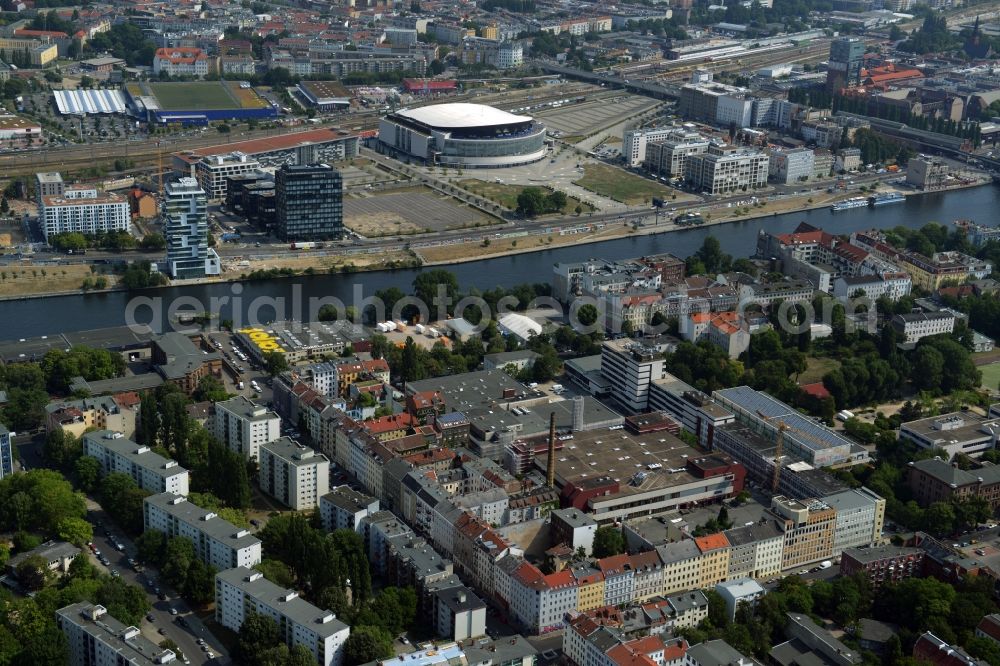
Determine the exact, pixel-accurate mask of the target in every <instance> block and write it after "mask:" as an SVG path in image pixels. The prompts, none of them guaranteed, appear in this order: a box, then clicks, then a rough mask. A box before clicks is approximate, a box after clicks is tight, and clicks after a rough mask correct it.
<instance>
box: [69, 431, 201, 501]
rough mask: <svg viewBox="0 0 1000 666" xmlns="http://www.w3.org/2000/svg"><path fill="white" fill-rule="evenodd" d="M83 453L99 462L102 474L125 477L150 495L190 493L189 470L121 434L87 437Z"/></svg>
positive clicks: (92, 433) (96, 433) (88, 435)
mask: <svg viewBox="0 0 1000 666" xmlns="http://www.w3.org/2000/svg"><path fill="white" fill-rule="evenodd" d="M83 453H84V455H87V456H91V457H93V458H96V459H97V461H98V462H99V463H100V465H101V473H102V474H105V475H107V474H112V473H115V472H119V473H121V474H126V475H128V476H130V477H131V478H132V479H133V480H135V482H136V485H138V486H139V487H140V488H142V489H143V490H148V491H149V492H151V493H174V494H176V495H182V496H183V495H187V494H188V485H189V481H188V471H187V470H186V469H184V468H183V467H181V466H180V465H179V464H178V463H177V461H176V460H169V459H167V458H164V457H163V456H161V455H160V454H158V453H153V451H151V450H150V448H149V447H148V446H140V445H139V444H136V443H135V442H133V441H132V440H130V439H126V438H125V437H124V436H123V435H122V434H121V433H118V432H112V431H110V430H98V431H95V432H89V433H87V434H85V435H84V436H83Z"/></svg>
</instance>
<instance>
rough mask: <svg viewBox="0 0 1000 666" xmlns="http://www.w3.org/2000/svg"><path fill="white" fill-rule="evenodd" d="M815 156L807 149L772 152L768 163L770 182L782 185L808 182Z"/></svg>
mask: <svg viewBox="0 0 1000 666" xmlns="http://www.w3.org/2000/svg"><path fill="white" fill-rule="evenodd" d="M815 157H816V154H815V153H813V151H811V150H809V149H808V148H792V149H791V150H772V151H771V155H770V158H769V161H768V172H769V175H770V177H771V180H773V181H775V182H777V183H781V184H782V185H788V184H794V183H800V182H804V181H806V180H809V178H810V177H811V176H812V175H813V164H814V161H815Z"/></svg>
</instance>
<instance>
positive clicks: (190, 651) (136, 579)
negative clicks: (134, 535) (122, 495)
mask: <svg viewBox="0 0 1000 666" xmlns="http://www.w3.org/2000/svg"><path fill="white" fill-rule="evenodd" d="M87 507H88V511H87V520H89V521H90V522H91V523H92V524H93V525H94V545H95V546H96V547H97V549H98V550H100V551H101V554H103V555H104V556H105V557H106V558H107V559H108V560H109V565H108V566H107V567H105V566H103V565H102V564H100V563H99V562H98V561H97V558H96V557H93V555H91V559H92V561H93V562H94V564H95V565H96V566H97V567H98V568H99V569H102V570H105V571H106V572H110V571H111V570H116V571H117V572H118V573H119V574H120V575H121V577H122V579H123V580H125V581H127V582H128V583H131V584H132V585H137V586H139V587H141V588H142V589H143V590H144V591H145V592H146V596H147V597H148V599H149V602H150V603H151V604H152V610H151V611H150V612H149V615H148V616H147V618H145V619H143V621H142V626H141V627H140V629H141V630H142V633H143V635H144V636H146V637H147V638H149V639H150V640H152V641H153V642H156V643H158V642H159V641H162V640H163V639H164V638H169V639H170V640H172V641H173V642H174V643H176V644H177V646H178V647H179V648H180V650H181V651H182V652H183V653H184V655H185V656H186V657H187V658H188V659H189V660H190V661H191V663H192V664H207V663H211V664H213V665H214V664H225V663H229V659H228V657H226V656H225V651H224V650H223V648H222V643H220V642H219V640H218V639H217V638H216V637H215V636H213V635H212V633H211V632H210V631H209V630H208V629H207V628H206V627H205V625H204V624H203V623H202V621H201V620H200V619H199V618H198V616H197V615H195V614H194V612H193V611H192V610H191V607H190V606H188V604H187V602H185V601H184V600H183V599H182V598H180V596H179V595H178V594H177V593H176V592H175V591H174V590H172V589H170V588H169V587H168V586H167V585H165V584H163V583H161V582H159V573H158V572H157V571H156V570H155V569H153V568H151V567H147V568H145V570H144V571H143V572H142V573H137V572H136V571H134V570H133V569H132V567H131V566H130V565H129V564H128V562H127V561H126V560H127V558H128V557H129V556H131V557H135V554H136V548H135V545H134V544H133V543H132V541H131V539H129V538H128V537H127V536H125V533H124V532H122V531H121V530H120V529H117V527H115V526H114V523H113V521H112V520H111V518H110V517H109V516H107V515H106V514H105V513H104V510H103V509H102V508H101V507H100V505H99V504H97V503H96V502H94V501H92V500H88V501H87ZM98 525H103V527H98ZM105 530H108V531H109V532H110V533H111V535H112V536H111V537H109V536H108V534H107V532H105ZM113 541H115V542H118V543H120V544H121V545H122V546H124V550H123V551H122V552H119V551H117V550H115V547H114V543H113ZM157 587H158V588H159V589H160V591H161V592H163V594H164V595H165V596H166V598H165V599H164V600H160V599H158V598H157V596H156V592H155V589H156V588H157ZM171 608H176V609H177V611H178V614H177V615H176V616H174V615H171V613H170V609H171ZM149 617H152V622H150V621H149V619H148V618H149ZM178 618H184V621H185V622H186V623H187V625H188V626H187V627H186V628H185V627H182V626H181V625H180V624H178V621H177V620H178ZM161 630H162V631H161ZM199 638H201V639H204V640H205V642H206V643H207V646H208V649H209V650H211V651H212V653H214V655H215V656H216V659H215V660H214V661H211V662H210V661H209V659H208V657H207V653H206V652H204V651H202V649H201V647H200V646H199V645H198V639H199Z"/></svg>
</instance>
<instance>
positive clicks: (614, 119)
mask: <svg viewBox="0 0 1000 666" xmlns="http://www.w3.org/2000/svg"><path fill="white" fill-rule="evenodd" d="M658 104H659V102H657V101H656V100H652V99H649V98H648V97H639V96H638V95H620V96H618V97H615V98H612V99H600V100H594V101H592V102H583V103H582V104H570V105H567V106H561V107H559V108H556V109H547V110H545V111H539V112H538V114H537V117H538V118H539V119H540V120H541V121H542V122H543V123H544V124H545V126H546V127H548V128H549V130H556V131H557V132H560V133H561V134H563V135H564V136H565V137H571V136H578V137H584V136H588V135H590V134H594V133H595V132H599V131H601V130H602V129H605V128H607V127H611V126H612V125H615V124H617V123H619V122H621V121H622V119H624V118H628V117H629V116H633V115H636V114H638V113H642V112H644V111H647V110H649V109H652V108H653V107H655V106H657V105H658Z"/></svg>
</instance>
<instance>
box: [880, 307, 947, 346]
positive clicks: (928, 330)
mask: <svg viewBox="0 0 1000 666" xmlns="http://www.w3.org/2000/svg"><path fill="white" fill-rule="evenodd" d="M892 325H893V327H894V328H895V329H896V330H897V331H898V332H899V333H900V334H902V336H903V339H904V341H905V342H916V341H917V340H919V339H920V338H926V337H928V336H931V335H941V334H942V333H951V332H952V331H954V330H955V315H954V314H952V313H951V312H947V311H944V310H942V311H941V312H920V313H915V314H904V315H894V316H893V318H892Z"/></svg>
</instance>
